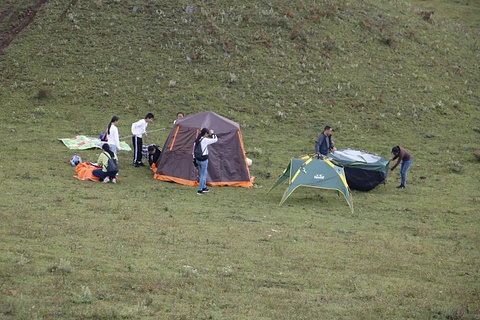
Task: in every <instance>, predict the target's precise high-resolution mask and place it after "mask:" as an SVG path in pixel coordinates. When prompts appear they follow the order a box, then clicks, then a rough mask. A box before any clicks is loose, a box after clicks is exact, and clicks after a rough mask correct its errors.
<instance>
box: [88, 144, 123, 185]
mask: <svg viewBox="0 0 480 320" xmlns="http://www.w3.org/2000/svg"><path fill="white" fill-rule="evenodd" d="M102 150H103V152H102V153H101V154H100V156H99V157H98V161H97V164H98V165H99V166H101V167H102V168H101V169H96V170H93V172H92V174H93V175H94V176H95V177H99V178H100V181H103V182H104V183H107V182H110V181H112V182H113V183H116V182H117V173H118V167H117V168H116V170H112V168H110V167H109V165H108V160H110V159H114V160H115V164H117V161H118V159H117V155H116V154H115V153H113V152H112V151H111V150H110V147H109V146H108V144H106V143H105V144H104V145H103V146H102Z"/></svg>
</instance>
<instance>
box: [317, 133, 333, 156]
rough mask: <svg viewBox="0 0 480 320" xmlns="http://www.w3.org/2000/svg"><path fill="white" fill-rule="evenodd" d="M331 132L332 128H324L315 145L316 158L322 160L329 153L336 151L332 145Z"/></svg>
mask: <svg viewBox="0 0 480 320" xmlns="http://www.w3.org/2000/svg"><path fill="white" fill-rule="evenodd" d="M332 131H333V129H332V127H330V126H325V129H324V130H323V132H322V133H321V134H320V136H319V137H318V140H317V144H316V145H315V153H316V154H317V158H320V157H322V158H323V157H324V156H326V155H327V154H328V153H329V152H331V153H333V152H334V151H335V150H337V148H335V145H334V144H333V140H332Z"/></svg>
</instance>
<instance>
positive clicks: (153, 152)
mask: <svg viewBox="0 0 480 320" xmlns="http://www.w3.org/2000/svg"><path fill="white" fill-rule="evenodd" d="M161 154H162V151H161V150H160V148H159V147H158V146H156V145H151V146H148V164H150V167H151V166H152V164H154V163H155V164H156V163H157V160H158V158H160V155H161Z"/></svg>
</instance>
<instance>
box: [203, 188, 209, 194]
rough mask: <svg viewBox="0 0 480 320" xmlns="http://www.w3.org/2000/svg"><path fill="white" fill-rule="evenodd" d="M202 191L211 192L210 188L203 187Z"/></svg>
mask: <svg viewBox="0 0 480 320" xmlns="http://www.w3.org/2000/svg"><path fill="white" fill-rule="evenodd" d="M202 192H203V193H205V192H210V189H208V188H203V190H202Z"/></svg>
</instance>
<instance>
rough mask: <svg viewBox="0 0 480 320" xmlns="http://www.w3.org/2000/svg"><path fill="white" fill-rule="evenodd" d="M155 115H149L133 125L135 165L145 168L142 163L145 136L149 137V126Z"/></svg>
mask: <svg viewBox="0 0 480 320" xmlns="http://www.w3.org/2000/svg"><path fill="white" fill-rule="evenodd" d="M153 117H154V116H153V114H152V113H147V115H146V116H145V119H142V120H138V121H137V122H134V123H132V142H133V165H134V166H135V167H140V166H144V164H143V162H142V146H143V140H142V137H143V135H145V136H146V135H147V126H148V124H149V123H150V122H152V120H153Z"/></svg>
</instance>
